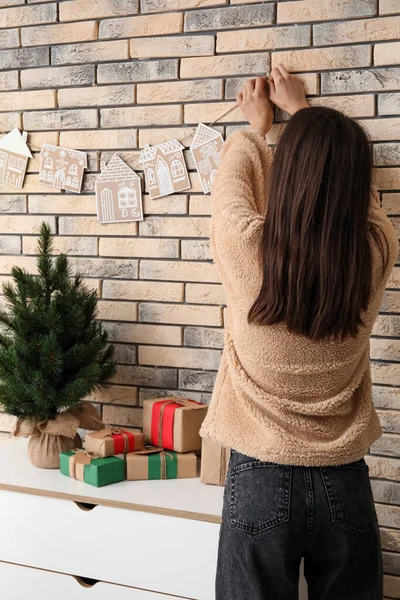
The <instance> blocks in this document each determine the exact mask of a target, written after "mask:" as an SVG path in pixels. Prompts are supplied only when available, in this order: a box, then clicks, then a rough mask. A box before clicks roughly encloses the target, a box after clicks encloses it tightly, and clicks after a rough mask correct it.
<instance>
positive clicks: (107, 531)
mask: <svg viewBox="0 0 400 600" xmlns="http://www.w3.org/2000/svg"><path fill="white" fill-rule="evenodd" d="M26 446H27V443H26V440H12V441H9V442H6V443H4V444H2V445H1V446H0V598H1V599H2V600H24V599H25V598H27V597H29V598H33V599H34V600H36V598H40V600H71V599H72V598H73V599H74V600H111V599H112V600H177V599H178V600H179V599H181V600H182V599H184V600H214V598H215V595H214V580H215V571H216V561H217V549H218V535H219V523H220V521H221V513H222V501H223V488H220V487H216V486H208V485H203V484H201V483H200V480H199V479H181V480H169V481H135V482H133V481H132V482H130V481H124V482H121V483H117V484H114V485H110V486H106V487H104V488H95V487H92V486H90V485H87V484H84V483H81V482H79V481H76V480H74V479H70V478H69V477H65V476H64V475H61V473H59V472H58V471H55V470H49V471H48V470H42V469H36V468H35V467H33V466H32V465H31V464H30V463H29V461H28V458H27V455H26ZM303 587H304V585H303V583H302V584H301V588H302V589H303ZM249 600H251V599H250V598H249ZM299 600H306V593H305V591H304V590H303V591H301V592H300V598H299Z"/></svg>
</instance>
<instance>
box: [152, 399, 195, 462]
mask: <svg viewBox="0 0 400 600" xmlns="http://www.w3.org/2000/svg"><path fill="white" fill-rule="evenodd" d="M206 413H207V405H206V404H200V402H195V401H194V400H188V399H186V398H156V399H153V400H145V401H144V402H143V433H144V441H145V443H149V444H152V445H153V446H159V447H161V448H165V449H166V450H175V452H192V451H196V450H200V448H201V437H200V435H199V431H200V427H201V424H202V422H203V420H204V417H205V416H206Z"/></svg>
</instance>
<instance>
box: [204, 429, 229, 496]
mask: <svg viewBox="0 0 400 600" xmlns="http://www.w3.org/2000/svg"><path fill="white" fill-rule="evenodd" d="M230 453H231V451H230V448H223V447H222V446H220V445H219V444H217V443H216V442H213V441H212V440H209V439H206V438H203V440H202V445H201V468H200V478H201V481H202V483H209V484H212V485H225V480H226V474H227V472H228V467H229V459H230Z"/></svg>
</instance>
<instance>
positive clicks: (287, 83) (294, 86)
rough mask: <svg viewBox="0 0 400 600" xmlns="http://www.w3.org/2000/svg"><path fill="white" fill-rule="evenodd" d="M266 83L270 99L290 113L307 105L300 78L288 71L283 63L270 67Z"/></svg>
mask: <svg viewBox="0 0 400 600" xmlns="http://www.w3.org/2000/svg"><path fill="white" fill-rule="evenodd" d="M268 84H269V97H270V98H271V101H272V102H273V103H274V104H276V105H277V106H279V108H281V109H282V110H285V111H286V112H288V113H289V114H290V115H293V114H294V113H295V112H297V111H298V110H300V109H301V108H307V107H308V104H307V100H306V94H305V92H304V87H303V84H302V82H301V80H300V79H299V77H296V75H292V74H291V73H289V72H288V71H287V70H286V68H285V67H284V66H283V65H278V66H277V67H276V68H275V69H272V71H271V73H270V76H269V82H268Z"/></svg>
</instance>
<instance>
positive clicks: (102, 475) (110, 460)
mask: <svg viewBox="0 0 400 600" xmlns="http://www.w3.org/2000/svg"><path fill="white" fill-rule="evenodd" d="M60 471H61V473H62V474H63V475H67V477H73V478H74V479H77V480H78V481H84V482H85V483H89V484H90V485H94V486H96V487H102V486H103V485H109V484H110V483H117V482H118V481H124V480H125V462H124V460H123V459H122V458H119V457H118V456H107V457H105V458H103V457H101V458H93V457H91V456H90V455H89V454H88V453H87V452H85V451H80V452H62V453H61V454H60Z"/></svg>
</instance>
